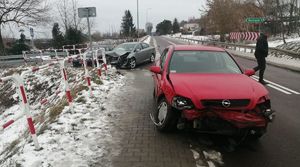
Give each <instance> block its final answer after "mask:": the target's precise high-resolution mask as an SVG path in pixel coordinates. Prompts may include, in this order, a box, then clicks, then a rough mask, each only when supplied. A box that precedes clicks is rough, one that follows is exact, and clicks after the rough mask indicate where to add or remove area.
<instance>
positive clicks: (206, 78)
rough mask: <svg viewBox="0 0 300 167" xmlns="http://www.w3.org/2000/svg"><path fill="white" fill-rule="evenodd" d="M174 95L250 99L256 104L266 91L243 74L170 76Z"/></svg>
mask: <svg viewBox="0 0 300 167" xmlns="http://www.w3.org/2000/svg"><path fill="white" fill-rule="evenodd" d="M169 76H170V80H171V82H172V85H173V87H174V90H175V93H176V94H177V95H181V96H184V97H188V98H191V99H192V101H193V102H194V103H197V102H200V100H202V99H211V100H212V99H250V100H251V101H252V103H256V102H257V101H258V99H259V98H260V97H262V96H266V95H267V94H268V91H267V90H266V88H265V87H263V86H262V85H261V84H259V83H258V82H256V81H255V80H253V79H251V78H250V77H248V76H246V75H243V74H170V75H169Z"/></svg>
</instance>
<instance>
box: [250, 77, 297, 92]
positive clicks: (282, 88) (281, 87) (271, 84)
mask: <svg viewBox="0 0 300 167" xmlns="http://www.w3.org/2000/svg"><path fill="white" fill-rule="evenodd" d="M251 78H252V79H254V80H256V81H258V78H259V77H257V76H255V75H254V76H252V77H251ZM265 81H267V82H268V83H267V85H266V86H269V87H271V88H273V89H276V90H278V91H280V92H282V93H284V94H287V95H291V94H293V93H294V94H298V93H299V92H296V91H294V90H291V89H289V88H286V87H284V86H281V85H279V84H276V83H274V82H272V81H269V80H266V79H265Z"/></svg>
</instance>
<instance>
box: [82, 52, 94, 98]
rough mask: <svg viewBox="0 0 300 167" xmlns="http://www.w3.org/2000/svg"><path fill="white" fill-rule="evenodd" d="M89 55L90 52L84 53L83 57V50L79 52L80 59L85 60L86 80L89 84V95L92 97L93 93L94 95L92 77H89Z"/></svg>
mask: <svg viewBox="0 0 300 167" xmlns="http://www.w3.org/2000/svg"><path fill="white" fill-rule="evenodd" d="M87 53H88V52H86V53H84V54H83V56H82V54H81V50H79V54H80V57H81V58H82V59H83V66H84V74H85V79H86V82H87V85H88V88H89V94H90V97H92V96H93V93H92V85H91V77H90V75H89V71H88V69H87V64H86V54H87Z"/></svg>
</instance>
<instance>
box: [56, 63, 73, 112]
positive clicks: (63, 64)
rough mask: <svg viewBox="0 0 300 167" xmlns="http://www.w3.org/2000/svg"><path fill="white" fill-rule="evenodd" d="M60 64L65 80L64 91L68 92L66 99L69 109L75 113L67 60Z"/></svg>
mask: <svg viewBox="0 0 300 167" xmlns="http://www.w3.org/2000/svg"><path fill="white" fill-rule="evenodd" d="M59 64H60V72H61V76H62V79H63V83H64V90H65V92H66V97H67V100H68V103H69V107H70V110H71V112H73V111H74V110H73V98H72V96H71V89H70V86H69V82H68V75H67V70H66V68H65V60H64V59H63V60H59Z"/></svg>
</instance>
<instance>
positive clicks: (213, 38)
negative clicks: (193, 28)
mask: <svg viewBox="0 0 300 167" xmlns="http://www.w3.org/2000/svg"><path fill="white" fill-rule="evenodd" d="M169 36H171V37H175V38H178V37H181V38H189V39H196V40H201V41H208V40H218V39H220V35H207V36H194V35H183V34H181V33H177V34H174V35H169Z"/></svg>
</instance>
